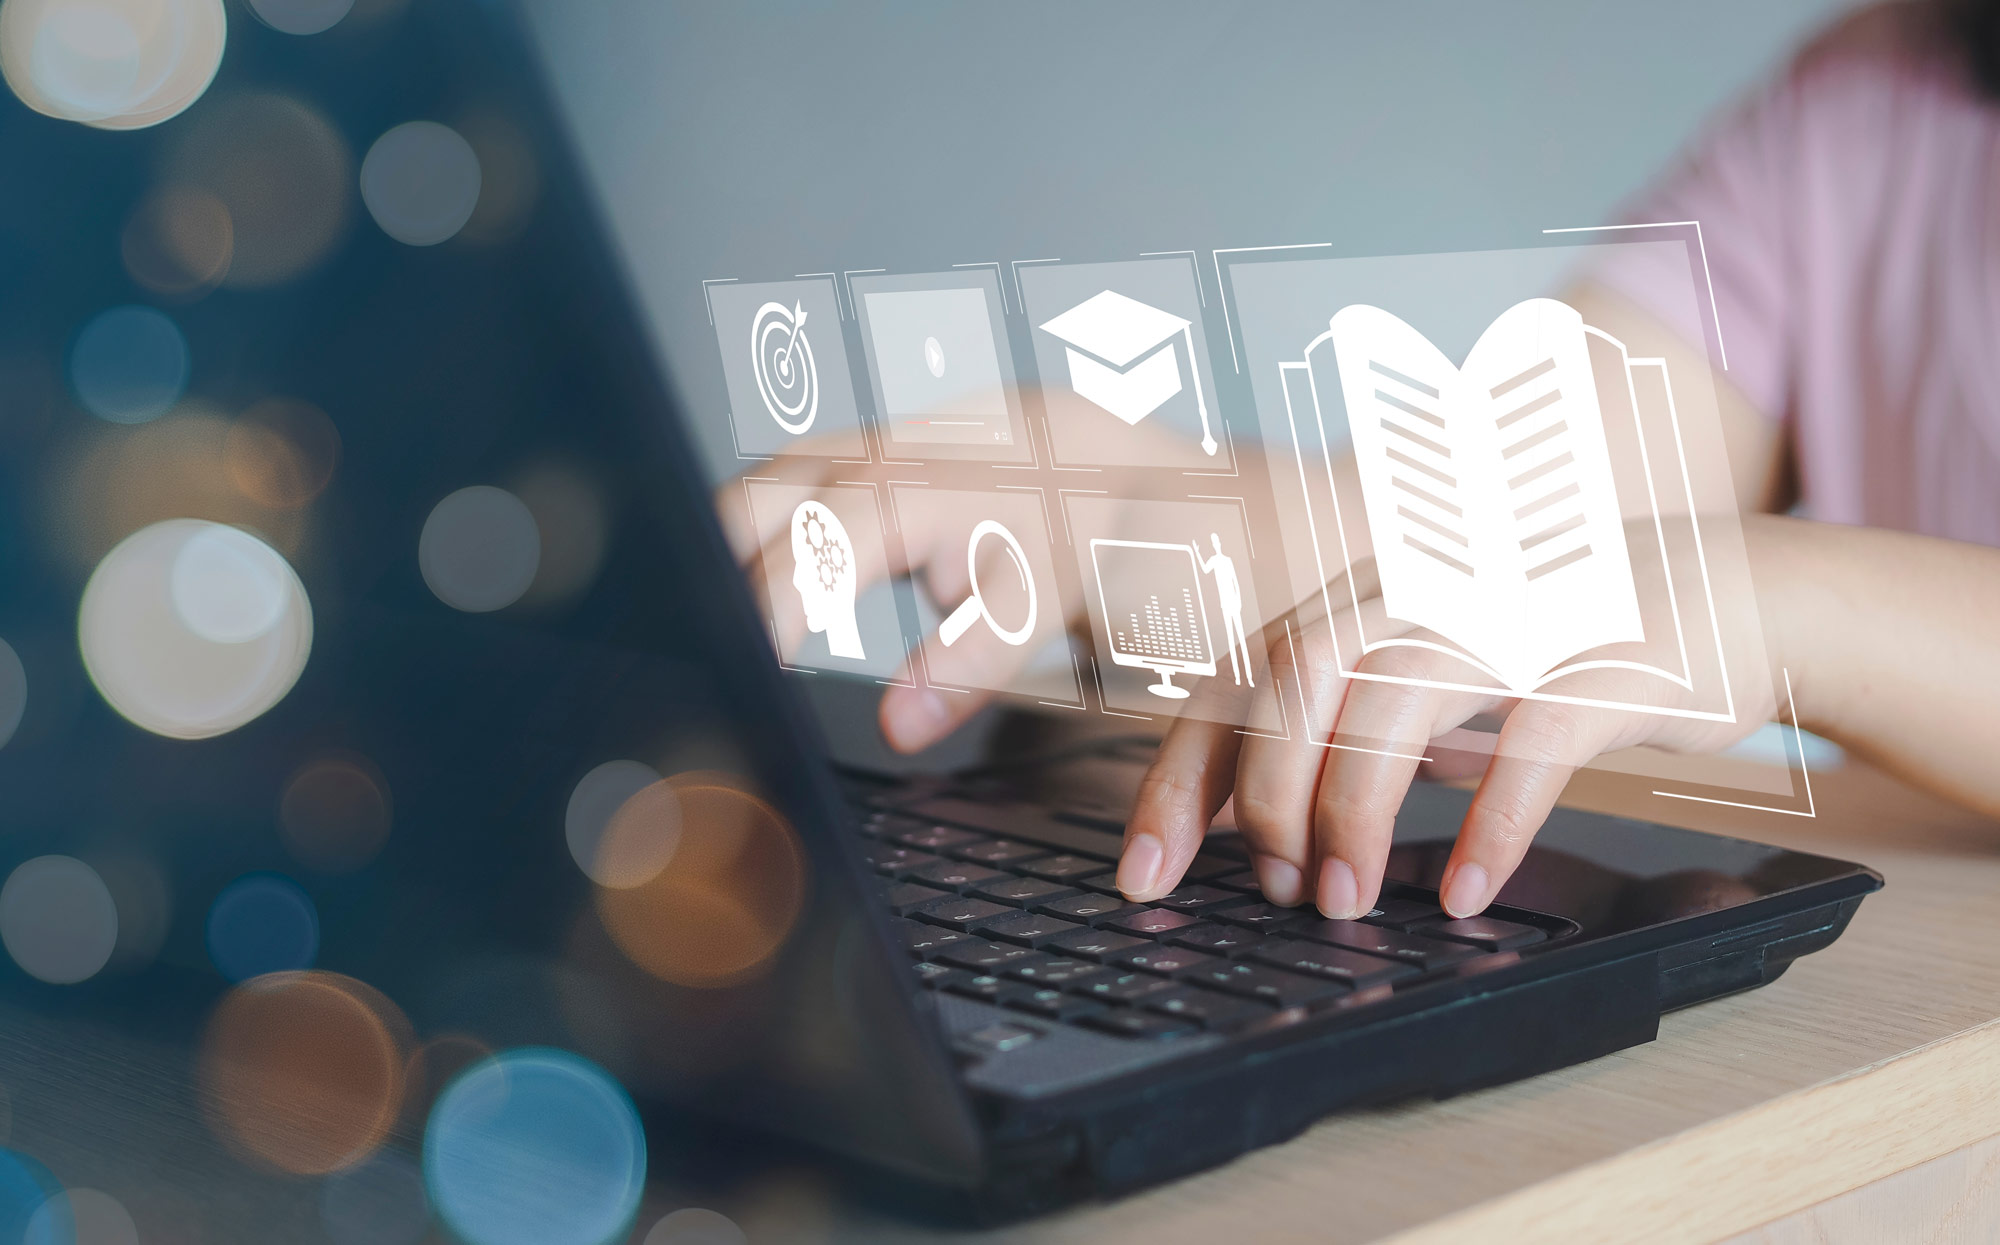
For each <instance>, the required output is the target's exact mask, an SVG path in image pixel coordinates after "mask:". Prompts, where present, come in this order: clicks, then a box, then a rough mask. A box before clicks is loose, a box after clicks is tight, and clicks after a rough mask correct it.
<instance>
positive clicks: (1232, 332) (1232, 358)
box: [1209, 242, 1333, 376]
mask: <svg viewBox="0 0 2000 1245" xmlns="http://www.w3.org/2000/svg"><path fill="white" fill-rule="evenodd" d="M1332 245H1333V243H1331V242H1281V243H1279V244H1277V245H1276V246H1224V247H1217V248H1216V249H1215V250H1213V251H1210V252H1209V258H1210V259H1212V260H1214V261H1215V290H1216V294H1217V295H1218V296H1219V297H1220V298H1221V299H1222V328H1223V331H1224V332H1225V333H1226V334H1227V335H1228V337H1229V363H1230V366H1231V368H1233V369H1234V370H1235V372H1236V374H1237V375H1238V376H1241V375H1242V374H1243V362H1242V360H1240V359H1238V358H1237V357H1236V329H1235V327H1234V325H1233V324H1232V323H1231V321H1230V319H1229V286H1228V284H1227V283H1226V282H1224V281H1223V279H1222V257H1223V256H1224V255H1239V254H1242V253H1243V252H1245V251H1314V250H1318V249H1319V248H1321V247H1330V246H1332Z"/></svg>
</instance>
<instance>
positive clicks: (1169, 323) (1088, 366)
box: [1042, 290, 1219, 456]
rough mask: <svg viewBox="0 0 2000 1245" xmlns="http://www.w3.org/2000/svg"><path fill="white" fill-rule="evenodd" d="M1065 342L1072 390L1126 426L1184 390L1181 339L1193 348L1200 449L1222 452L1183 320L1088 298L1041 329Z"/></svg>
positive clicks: (1111, 298)
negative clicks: (1211, 425) (1176, 343)
mask: <svg viewBox="0 0 2000 1245" xmlns="http://www.w3.org/2000/svg"><path fill="white" fill-rule="evenodd" d="M1042 331H1043V332H1045V333H1051V334H1053V335H1054V336H1055V337H1056V338H1058V339H1059V340H1060V341H1061V342H1062V343H1063V347H1064V352H1065V353H1066V354H1067V356H1068V359H1069V385H1070V388H1071V389H1074V390H1075V391H1076V393H1077V396H1078V397H1080V398H1083V399H1085V400H1086V401H1089V402H1092V403H1094V404H1096V405H1097V406H1100V407H1102V408H1104V409H1105V410H1106V411H1108V412H1110V413H1111V414H1112V415H1113V416H1116V417H1117V418H1118V419H1120V420H1123V421H1124V422H1125V423H1127V424H1137V423H1138V422H1139V421H1140V420H1142V419H1144V418H1146V417H1147V416H1148V415H1151V414H1152V413H1153V412H1154V411H1157V410H1159V409H1160V408H1161V407H1162V406H1164V405H1166V402H1167V399H1169V398H1171V397H1173V396H1174V395H1175V394H1177V393H1179V392H1180V391H1181V387H1182V382H1181V365H1180V359H1179V358H1178V357H1176V352H1175V350H1174V338H1176V337H1179V338H1180V339H1181V340H1182V341H1183V342H1184V343H1186V345H1187V359H1188V368H1189V370H1190V371H1191V372H1194V375H1193V377H1192V379H1193V381H1194V401H1195V409H1196V410H1197V411H1199V412H1200V414H1201V448H1202V451H1203V452H1204V453H1207V454H1209V455H1210V456H1213V455H1214V454H1215V452H1216V450H1217V449H1218V448H1219V447H1218V446H1217V444H1216V440H1215V435H1214V434H1213V433H1212V432H1210V431H1209V427H1208V403H1207V402H1206V401H1205V400H1204V399H1203V397H1202V392H1201V374H1200V373H1199V372H1198V371H1194V369H1196V368H1197V367H1198V366H1199V365H1198V364H1197V363H1196V362H1195V351H1194V331H1193V326H1192V324H1191V323H1190V322H1189V321H1188V320H1186V319H1184V318H1183V317H1181V316H1177V315H1174V314H1173V313H1172V312H1169V311H1162V310H1160V309H1159V308H1158V307H1155V306H1152V305H1151V304H1149V303H1142V302H1140V301H1139V300H1138V299H1136V298H1127V297H1126V296H1125V295H1123V294H1120V293H1119V292H1118V291H1116V290H1105V291H1103V292H1101V293H1098V294H1093V295H1091V296H1090V297H1089V298H1086V299H1084V300H1083V301H1082V302H1080V303H1078V304H1077V305H1076V306H1074V307H1071V308H1070V309H1069V310H1068V311H1065V312H1063V313H1062V314H1061V315H1059V316H1057V317H1056V318H1054V319H1053V320H1050V321H1048V322H1047V323H1045V324H1043V325H1042Z"/></svg>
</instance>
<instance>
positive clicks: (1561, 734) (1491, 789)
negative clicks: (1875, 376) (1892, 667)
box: [1118, 524, 1782, 919]
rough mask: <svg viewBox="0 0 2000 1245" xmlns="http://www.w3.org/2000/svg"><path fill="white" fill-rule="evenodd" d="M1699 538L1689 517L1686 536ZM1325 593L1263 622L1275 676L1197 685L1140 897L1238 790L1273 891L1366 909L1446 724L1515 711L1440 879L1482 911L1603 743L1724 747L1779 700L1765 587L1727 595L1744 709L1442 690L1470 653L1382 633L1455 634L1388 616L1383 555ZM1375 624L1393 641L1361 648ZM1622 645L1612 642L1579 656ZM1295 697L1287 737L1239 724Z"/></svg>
mask: <svg viewBox="0 0 2000 1245" xmlns="http://www.w3.org/2000/svg"><path fill="white" fill-rule="evenodd" d="M1747 526H1748V525H1746V527H1747ZM1760 530H1762V529H1760ZM1641 536H1643V539H1640V537H1641ZM1778 536H1779V537H1781V536H1782V529H1781V531H1780V532H1779V533H1778ZM1686 538H1687V537H1686V533H1685V532H1684V531H1683V532H1682V533H1681V534H1680V535H1678V536H1676V537H1674V540H1675V541H1683V540H1685V539H1686ZM1773 538H1777V537H1773V536H1771V535H1770V534H1768V533H1767V534H1766V539H1773ZM1628 545H1629V547H1630V549H1631V551H1632V557H1633V560H1634V563H1635V569H1639V568H1642V567H1643V566H1644V564H1646V563H1647V562H1648V560H1652V561H1655V562H1657V561H1658V560H1660V559H1661V558H1662V557H1663V554H1662V551H1661V550H1660V547H1659V542H1658V541H1657V540H1656V539H1655V535H1654V532H1653V529H1652V528H1651V525H1650V524H1647V525H1644V529H1643V531H1636V530H1635V532H1634V533H1633V535H1632V537H1631V538H1630V539H1629V540H1628ZM1327 600H1329V601H1331V602H1333V612H1332V613H1331V614H1329V613H1328V611H1327V610H1326V609H1325V608H1323V607H1321V606H1320V605H1319V604H1318V603H1317V602H1314V603H1309V604H1308V605H1307V606H1305V607H1302V608H1301V609H1300V610H1299V611H1296V612H1294V614H1293V615H1292V616H1291V617H1290V618H1289V619H1288V620H1281V621H1280V622H1279V623H1278V624H1277V625H1275V626H1273V627H1270V628H1267V629H1266V633H1265V644H1264V649H1265V652H1266V653H1268V654H1269V658H1268V664H1269V668H1268V674H1269V676H1270V677H1265V678H1260V679H1258V680H1257V688H1256V690H1255V691H1254V692H1238V691H1237V689H1235V688H1231V687H1227V686H1226V685H1222V684H1220V681H1218V680H1213V679H1211V680H1209V681H1208V682H1207V683H1206V684H1205V685H1204V686H1203V687H1202V688H1201V689H1200V690H1198V691H1197V692H1196V696H1197V698H1201V699H1203V700H1205V701H1206V703H1204V704H1201V705H1199V706H1196V707H1192V708H1190V709H1189V710H1188V711H1187V712H1184V713H1183V714H1182V716H1181V717H1180V718H1179V719H1178V720H1177V721H1176V722H1175V723H1174V725H1173V726H1172V727H1171V728H1170V729H1169V731H1168V733H1167V736H1166V738H1165V740H1164V741H1163V742H1162V744H1161V746H1160V751H1159V754H1158V756H1157V757H1156V758H1155V760H1154V762H1153V764H1152V766H1151V767H1150V768H1149V769H1148V771H1147V773H1146V776H1145V778H1144V780H1143V781H1142V783H1141V786H1140V792H1139V796H1138V799H1137V801H1136V803H1135V805H1134V807H1133V810H1132V815H1131V817H1130V819H1129V821H1128V823H1127V827H1126V839H1125V847H1124V852H1123V855H1122V857H1121V859H1120V861H1119V865H1118V884H1119V889H1120V890H1121V891H1123V892H1124V893H1125V895H1126V896H1127V898H1130V899H1132V900H1134V901H1146V900H1150V899H1156V898H1158V897H1159V896H1161V895H1163V894H1166V893H1167V892H1168V891H1170V890H1172V889H1173V888H1174V886H1176V885H1177V884H1178V882H1179V880H1180V878H1181V875H1182V874H1183V873H1184V872H1185V870H1186V868H1187V865H1188V863H1189V861H1190V860H1192V859H1193V857H1194V854H1195V852H1196V850H1197V849H1198V848H1199V847H1200V845H1201V840H1202V837H1203V836H1204V835H1205V834H1206V833H1207V830H1208V827H1209V825H1210V823H1211V821H1212V820H1213V819H1214V817H1215V815H1216V813H1217V812H1218V811H1219V810H1220V809H1221V808H1222V806H1223V804H1224V803H1225V801H1229V800H1231V799H1233V800H1234V808H1235V819H1236V824H1237V826H1238V827H1239V828H1240V829H1241V831H1242V833H1243V837H1244V840H1245V843H1246V846H1248V848H1249V849H1250V852H1251V856H1252V861H1253V865H1254V868H1255V870H1256V873H1257V878H1258V882H1259V884H1260V886H1261V887H1262V888H1263V891H1264V895H1265V897H1266V899H1268V900H1269V901H1270V902H1272V903H1275V904H1281V905H1286V906H1290V905H1293V904H1297V903H1299V902H1301V901H1302V900H1311V901H1313V902H1314V903H1316V904H1317V906H1318V907H1319V909H1320V911H1321V912H1322V913H1323V914H1324V915H1326V916H1329V917H1334V918H1341V919H1348V918H1353V917H1356V916H1359V915H1361V914H1363V913H1365V912H1367V911H1368V910H1369V908H1371V907H1372V906H1373V904H1374V902H1375V899H1376V898H1377V896H1378V895H1379V894H1380V891H1381V885H1382V874H1383V869H1384V866H1385V864H1386V862H1387V859H1388V854H1389V846H1390V839H1391V836H1392V834H1393V831H1394V827H1395V817H1396V811H1397V809H1398V808H1399V807H1400V806H1401V804H1402V800H1403V796H1404V794H1405V792H1406V791H1407V790H1408V788H1409V785H1410V782H1411V781H1412V780H1413V779H1414V778H1416V777H1417V776H1418V774H1419V771H1420V768H1421V767H1423V766H1425V765H1427V764H1435V763H1436V762H1435V761H1432V760H1431V759H1429V758H1430V757H1435V756H1440V755H1441V754H1439V753H1438V752H1437V751H1436V748H1435V746H1434V744H1433V741H1435V740H1437V739H1438V737H1440V736H1442V735H1445V734H1446V733H1447V732H1450V731H1452V730H1453V729H1454V728H1457V727H1460V726H1462V725H1464V724H1465V723H1466V722H1467V721H1468V720H1470V719H1471V718H1473V717H1474V716H1476V715H1479V714H1482V713H1486V714H1498V715H1504V719H1503V721H1502V724H1501V727H1500V731H1499V734H1498V737H1497V739H1496V740H1495V742H1494V747H1493V755H1492V758H1491V760H1490V761H1488V762H1487V763H1486V764H1485V765H1484V766H1483V771H1484V772H1483V774H1482V776H1481V778H1480V782H1479V786H1478V789H1477V791H1476V792H1475V794H1474V796H1473V800H1472V805H1471V808H1470V809H1469V810H1468V811H1467V814H1466V817H1465V820H1464V822H1463V824H1462V825H1461V826H1460V828H1459V834H1458V840H1457V844H1456V846H1455V848H1454V849H1453V851H1452V854H1451V857H1450V860H1449V861H1448V863H1447V864H1446V867H1445V870H1444V873H1443V881H1442V886H1441V892H1442V902H1443V906H1444V907H1445V909H1446V910H1447V911H1449V912H1450V913H1452V914H1453V915H1454V916H1469V915H1472V914H1474V913H1477V912H1479V911H1482V910H1483V909H1484V908H1485V907H1486V906H1487V905H1488V904H1490V903H1491V902H1492V901H1493V898H1494V895H1495V894H1496V893H1497V892H1498V891H1499V889H1500V887H1501V885H1502V884H1504V883H1505V882H1506V880H1507V878H1508V877H1509V876H1510V875H1511V874H1512V873H1513V871H1514V869H1515V868H1516V866H1517V865H1519V863H1520V861H1521V858H1522V856H1523V855H1524V854H1525V853H1526V851H1527V849H1528V846H1529V844H1530V843H1531V842H1532V841H1533V838H1534V835H1535V833H1536V831H1537V830H1539V829H1540V828H1541V825H1542V822H1543V821H1544V820H1545V819H1546V817H1547V816H1548V813H1549V810H1550V809H1551V808H1552V807H1553V806H1554V804H1555V801H1556V799H1557V797H1558V796H1559V795H1560V794H1561V793H1562V790H1563V787H1564V785H1565V784H1566V783H1567V781H1568V779H1569V776H1570V775H1571V774H1572V773H1573V772H1575V770H1576V769H1577V768H1579V767H1581V766H1582V765H1584V764H1585V763H1587V762H1588V761H1590V760H1591V759H1592V758H1594V757H1596V756H1598V755H1599V754H1601V753H1604V752H1608V751H1612V750H1614V749H1618V748H1624V747H1631V746H1634V745H1638V744H1653V745H1656V746H1660V747H1664V748H1668V749H1672V750H1676V751H1712V750H1715V749H1719V748H1723V747H1726V746H1728V745H1729V744H1731V743H1734V742H1735V741H1736V740H1738V739H1740V738H1742V737H1743V736H1744V735H1746V734H1748V733H1749V732H1750V731H1751V730H1752V729H1754V727H1755V726H1756V724H1758V723H1761V722H1764V721H1767V720H1769V719H1770V718H1771V717H1773V716H1774V714H1775V710H1776V697H1775V693H1774V692H1773V690H1772V682H1771V677H1770V672H1771V670H1772V669H1773V668H1774V658H1773V657H1771V656H1766V650H1765V644H1764V642H1763V635H1762V630H1761V626H1760V624H1759V621H1758V615H1757V610H1756V606H1755V602H1754V601H1751V600H1735V601H1718V602H1717V603H1716V604H1717V621H1718V623H1719V624H1720V626H1719V630H1720V632H1721V634H1722V648H1723V652H1724V654H1725V655H1726V659H1727V660H1726V665H1727V668H1728V670H1729V671H1730V673H1731V676H1732V677H1731V683H1732V690H1733V692H1734V696H1735V706H1736V710H1737V711H1736V715H1735V721H1734V722H1726V721H1711V720H1703V719H1699V718H1692V717H1686V716H1668V715H1664V714H1660V713H1649V712H1639V711H1635V710H1631V709H1615V708H1605V707H1602V706H1600V705H1591V704H1578V703H1567V702H1558V701H1550V700H1544V699H1523V698H1517V697H1511V696H1509V695H1507V694H1506V693H1505V692H1504V691H1499V690H1495V691H1491V692H1481V691H1465V690H1445V689H1441V688H1439V687H1437V686H1435V685H1436V684H1439V683H1446V682H1451V683H1460V684H1464V683H1468V682H1470V680H1469V679H1468V674H1469V673H1471V668H1470V667H1469V666H1468V665H1467V664H1466V663H1465V662H1464V661H1462V660H1461V659H1459V658H1457V657H1454V656H1451V655H1449V654H1448V653H1446V652H1443V651H1440V650H1439V649H1437V648H1427V647H1417V646H1402V645H1392V646H1388V647H1383V646H1381V645H1380V643H1379V640H1380V639H1382V638H1395V639H1403V640H1419V641H1421V640H1427V639H1428V640H1431V641H1436V640H1439V639H1441V637H1436V636H1430V635H1428V634H1427V633H1423V632H1421V631H1418V630H1416V629H1414V628H1409V627H1407V626H1401V625H1399V624H1396V623H1394V622H1392V620H1390V619H1389V618H1388V616H1387V613H1386V610H1385V609H1384V607H1383V603H1382V598H1381V595H1380V590H1379V584H1378V583H1377V581H1376V580H1375V578H1374V576H1373V574H1372V567H1371V566H1370V564H1368V563H1365V562H1364V563H1362V564H1361V565H1360V566H1358V567H1357V569H1356V573H1355V575H1354V576H1353V577H1352V578H1351V579H1350V578H1348V577H1342V578H1341V579H1340V580H1339V581H1337V582H1336V583H1335V584H1334V585H1332V590H1331V591H1330V592H1329V594H1328V597H1327ZM1692 604H1693V603H1691V602H1687V601H1682V602H1681V603H1680V605H1679V608H1680V609H1681V610H1683V611H1687V610H1690V609H1691V608H1692ZM1670 621H1671V619H1670V618H1669V619H1662V618H1660V617H1658V616H1657V610H1656V611H1655V612H1654V616H1651V617H1648V619H1647V624H1648V625H1647V634H1648V635H1653V634H1655V633H1656V631H1655V626H1656V624H1659V623H1662V622H1670ZM1684 621H1693V620H1684ZM1699 621H1701V622H1702V623H1703V624H1705V623H1706V621H1707V620H1706V619H1705V618H1704V619H1701V620H1699ZM1287 622H1289V627H1288V626H1287V625H1286V623H1287ZM1364 632H1365V634H1366V635H1368V636H1369V637H1370V639H1371V640H1375V641H1378V643H1377V644H1376V645H1375V646H1374V647H1373V648H1372V651H1370V652H1368V653H1367V654H1366V655H1365V656H1362V657H1360V659H1359V660H1358V661H1356V660H1354V654H1356V653H1357V652H1359V651H1360V648H1361V644H1360V636H1361V635H1362V634H1363V633H1364ZM1336 641H1338V643H1336ZM1343 654H1344V655H1346V662H1345V663H1343V661H1342V655H1343ZM1614 656H1615V655H1614V654H1612V653H1610V652H1609V651H1608V650H1605V651H1599V652H1593V653H1586V654H1582V655H1581V659H1583V660H1587V659H1591V658H1611V657H1614ZM1356 674H1361V675H1371V676H1375V678H1374V679H1365V678H1356V677H1353V676H1354V675H1356ZM1382 679H1401V680H1409V682H1384V681H1379V680H1382ZM1696 686H1697V688H1699V687H1700V684H1699V682H1697V683H1696ZM1541 690H1542V691H1543V692H1545V693H1548V694H1552V695H1560V696H1565V697H1570V698H1573V699H1574V700H1578V701H1609V702H1617V703H1621V704H1636V705H1641V706H1646V707H1648V708H1652V709H1665V710H1687V709H1691V708H1694V707H1695V705H1696V702H1697V701H1698V700H1699V699H1700V698H1699V697H1698V696H1697V695H1696V692H1695V691H1694V690H1691V689H1689V688H1684V687H1681V686H1678V685H1676V684H1675V683H1673V682H1670V681H1668V680H1666V679H1663V678H1661V677H1660V676H1658V675H1654V674H1647V673H1642V672H1640V671H1637V670H1633V669H1628V668H1623V667H1616V666H1600V667H1597V668H1589V669H1581V670H1576V671H1575V672H1573V673H1569V674H1566V675H1563V676H1562V677H1560V678H1557V679H1555V680H1553V681H1551V682H1549V683H1548V684H1546V685H1545V686H1544V687H1543V688H1542V689H1541ZM1711 690H1712V689H1711ZM1280 696H1283V697H1287V698H1288V703H1291V704H1294V705H1296V704H1299V703H1300V702H1301V701H1302V702H1303V705H1304V706H1305V708H1306V710H1307V712H1306V718H1307V721H1306V729H1305V731H1304V732H1294V737H1293V738H1292V739H1291V740H1284V739H1278V738H1274V737H1267V736H1265V735H1261V734H1244V733H1240V732H1239V731H1238V730H1237V729H1236V727H1235V726H1234V725H1233V723H1238V722H1243V721H1248V720H1250V718H1248V717H1247V716H1246V715H1247V714H1249V713H1251V712H1255V711H1256V710H1257V708H1258V706H1257V705H1255V704H1254V702H1253V701H1252V698H1259V699H1262V700H1265V701H1270V700H1272V699H1273V698H1275V697H1280ZM1264 708H1266V709H1270V708H1273V706H1268V705H1267V706H1264ZM1301 734H1302V735H1303V736H1304V737H1303V738H1301V737H1300V735H1301ZM1427 753H1428V754H1429V756H1427ZM1442 755H1449V754H1442ZM1460 759H1462V757H1461V758H1460ZM1478 768H1479V767H1475V768H1474V772H1477V769H1478Z"/></svg>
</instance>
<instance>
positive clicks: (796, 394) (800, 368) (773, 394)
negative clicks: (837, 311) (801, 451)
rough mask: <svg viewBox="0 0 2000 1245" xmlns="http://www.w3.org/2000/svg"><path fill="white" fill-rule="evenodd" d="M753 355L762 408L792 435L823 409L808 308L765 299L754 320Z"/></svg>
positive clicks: (798, 304) (808, 426)
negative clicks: (808, 330)
mask: <svg viewBox="0 0 2000 1245" xmlns="http://www.w3.org/2000/svg"><path fill="white" fill-rule="evenodd" d="M750 357H751V361H752V364H753V366H754V367H755V368H756V372H757V392H758V393H759V394H761V395H762V396H763V398H764V409H766V410H768V411H770V412H771V418H772V419H775V420H777V421H778V427H780V428H783V429H784V430H785V431H786V432H789V433H791V434H792V435H793V436H798V435H799V434H800V433H803V432H804V431H805V430H806V429H808V428H810V427H812V423H813V416H815V415H817V414H819V370H818V369H817V368H816V367H815V366H814V365H813V352H812V343H811V342H809V341H807V340H806V307H805V304H804V303H794V304H793V305H792V306H791V307H786V306H785V305H784V304H783V303H765V304H764V305H763V306H762V307H759V308H757V314H756V315H755V316H754V317H752V318H751V321H750Z"/></svg>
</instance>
